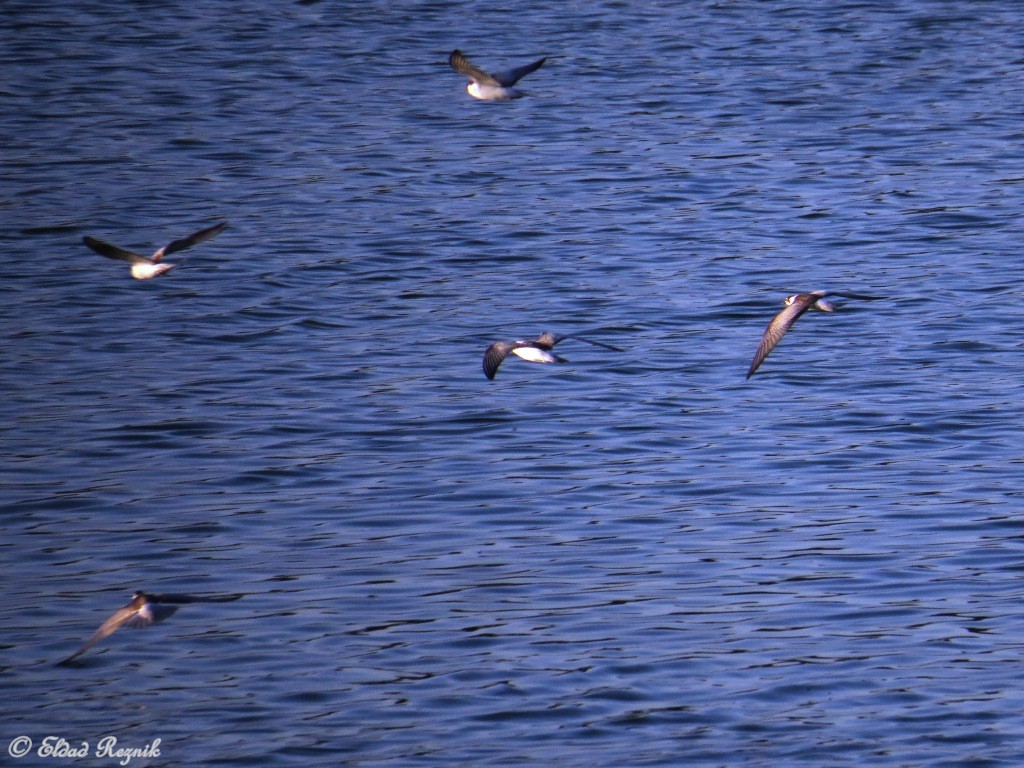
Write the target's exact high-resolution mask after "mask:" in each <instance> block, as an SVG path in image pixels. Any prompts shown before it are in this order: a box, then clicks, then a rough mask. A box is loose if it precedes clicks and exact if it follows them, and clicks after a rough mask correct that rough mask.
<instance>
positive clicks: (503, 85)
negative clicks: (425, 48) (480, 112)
mask: <svg viewBox="0 0 1024 768" xmlns="http://www.w3.org/2000/svg"><path fill="white" fill-rule="evenodd" d="M545 61H547V57H546V56H545V57H544V58H543V59H538V60H537V61H534V62H531V63H530V64H524V65H523V66H521V67H516V68H515V69H510V70H508V71H507V72H495V73H493V74H491V73H489V72H484V70H482V69H480V68H479V67H477V66H476V65H474V64H472V63H471V62H470V61H469V59H467V58H466V57H465V56H464V55H463V53H462V51H460V50H457V49H456V50H454V51H452V52H451V54H449V56H448V64H449V65H450V66H451V68H452V69H454V70H455V71H456V72H458V73H459V74H460V75H465V76H466V77H468V78H469V80H470V82H469V84H468V85H467V86H466V91H467V92H468V93H469V95H470V96H472V97H473V98H474V99H480V100H481V101H509V100H510V99H518V98H519V97H521V96H522V95H523V93H522V91H518V90H516V89H515V88H513V87H512V86H513V85H515V84H516V83H517V82H519V81H520V80H521V79H522V78H524V77H526V76H527V75H528V74H530V73H531V72H536V71H537V70H538V69H540V68H541V66H542V65H543V64H544V62H545Z"/></svg>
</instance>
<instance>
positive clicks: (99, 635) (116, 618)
mask: <svg viewBox="0 0 1024 768" xmlns="http://www.w3.org/2000/svg"><path fill="white" fill-rule="evenodd" d="M240 597H242V595H238V594H233V595H215V596H209V597H207V596H197V595H176V594H165V595H152V594H146V593H145V592H135V593H134V594H132V600H131V602H130V603H128V605H126V606H124V607H123V608H119V609H118V610H116V611H115V612H114V614H113V615H112V616H111V617H110V618H109V619H107V620H106V621H104V622H103V623H102V624H101V625H100V628H99V629H97V630H96V632H94V633H93V636H92V637H90V638H89V639H88V640H87V641H86V642H85V644H84V645H83V646H82V647H81V648H79V649H78V650H77V651H75V652H74V653H73V654H71V655H70V656H68V657H67V658H66V659H63V660H61V661H58V662H57V665H58V666H63V665H66V664H67V663H68V662H70V661H71V660H73V659H75V658H77V657H78V656H81V655H82V654H83V653H85V652H86V651H87V650H89V649H90V648H92V647H93V646H94V645H96V643H98V642H99V641H100V640H102V639H103V638H105V637H109V636H110V635H112V634H114V632H116V631H117V630H119V629H120V628H121V627H148V626H150V625H152V624H156V623H158V622H161V621H163V620H164V619H166V618H168V617H170V616H171V615H173V614H174V613H175V612H176V611H177V610H178V608H177V605H174V604H180V603H226V602H230V601H232V600H238V599H239V598H240ZM168 603H171V605H168Z"/></svg>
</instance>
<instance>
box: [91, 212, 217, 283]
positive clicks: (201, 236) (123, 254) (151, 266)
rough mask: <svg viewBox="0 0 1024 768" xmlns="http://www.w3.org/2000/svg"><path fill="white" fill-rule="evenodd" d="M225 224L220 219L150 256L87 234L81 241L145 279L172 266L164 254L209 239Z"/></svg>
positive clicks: (134, 274) (133, 275)
mask: <svg viewBox="0 0 1024 768" xmlns="http://www.w3.org/2000/svg"><path fill="white" fill-rule="evenodd" d="M227 225H228V223H227V222H226V221H222V222H221V223H220V224H215V225H214V226H212V227H207V228H206V229H201V230H199V231H198V232H195V233H193V234H191V235H189V236H188V237H183V238H181V239H180V240H174V241H172V242H171V243H169V244H167V245H165V246H164V247H163V248H161V249H160V250H158V251H157V252H156V253H154V254H153V255H152V256H143V255H142V254H141V253H134V252H133V251H126V250H125V249H124V248H118V247H117V246H116V245H111V244H110V243H105V242H103V241H102V240H97V239H96V238H95V237H89V236H88V235H86V236H85V237H83V238H82V242H83V243H85V244H86V245H87V246H89V247H90V248H92V250H94V251H96V253H98V254H99V255H100V256H106V257H107V258H108V259H117V260H118V261H127V262H128V263H129V264H131V265H132V277H134V278H135V279H136V280H146V279H148V278H150V277H156V276H157V275H159V274H162V273H164V272H166V271H167V270H169V269H170V268H171V267H173V266H174V265H173V264H165V263H164V262H163V261H162V259H163V257H164V256H167V255H169V254H172V253H176V252H178V251H184V250H186V249H188V248H191V247H192V246H193V245H198V244H199V243H202V242H204V241H205V240H209V239H210V238H211V237H213V236H214V235H216V234H219V233H220V232H221V230H223V229H224V227H226V226H227Z"/></svg>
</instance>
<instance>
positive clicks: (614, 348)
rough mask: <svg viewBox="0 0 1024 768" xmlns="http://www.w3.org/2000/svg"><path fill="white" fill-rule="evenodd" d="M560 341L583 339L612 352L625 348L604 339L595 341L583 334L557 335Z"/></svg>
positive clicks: (621, 350)
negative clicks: (606, 342) (605, 341)
mask: <svg viewBox="0 0 1024 768" xmlns="http://www.w3.org/2000/svg"><path fill="white" fill-rule="evenodd" d="M557 338H558V341H564V340H565V339H575V340H576V341H583V342H586V343H587V344H593V345H594V346H595V347H604V348H605V349H610V350H611V351H612V352H623V351H624V350H623V349H621V348H620V347H615V346H612V345H611V344H605V343H604V342H603V341H594V340H593V339H585V338H583V337H582V336H560V337H557Z"/></svg>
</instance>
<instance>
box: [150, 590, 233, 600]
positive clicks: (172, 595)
mask: <svg viewBox="0 0 1024 768" xmlns="http://www.w3.org/2000/svg"><path fill="white" fill-rule="evenodd" d="M146 597H147V598H149V601H150V602H151V603H230V602H232V601H234V600H240V599H241V598H243V597H245V595H243V594H241V593H232V594H229V595H184V594H176V593H164V594H162V595H151V594H150V593H149V592H147V593H146Z"/></svg>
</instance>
